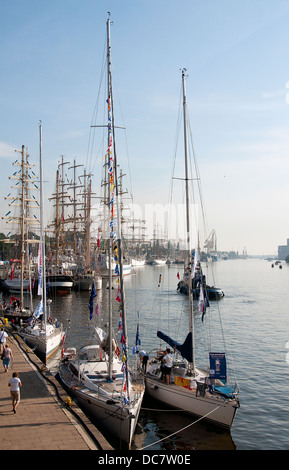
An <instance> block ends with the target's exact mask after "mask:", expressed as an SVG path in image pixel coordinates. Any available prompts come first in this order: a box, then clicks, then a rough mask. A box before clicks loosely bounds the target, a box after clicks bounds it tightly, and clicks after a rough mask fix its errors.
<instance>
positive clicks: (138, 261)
mask: <svg viewBox="0 0 289 470" xmlns="http://www.w3.org/2000/svg"><path fill="white" fill-rule="evenodd" d="M145 264H146V262H145V259H139V258H132V259H131V265H132V267H133V268H139V267H140V266H145Z"/></svg>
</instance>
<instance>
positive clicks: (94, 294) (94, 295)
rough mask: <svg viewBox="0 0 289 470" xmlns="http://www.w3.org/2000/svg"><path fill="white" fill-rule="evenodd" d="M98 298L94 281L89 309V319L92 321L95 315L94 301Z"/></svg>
mask: <svg viewBox="0 0 289 470" xmlns="http://www.w3.org/2000/svg"><path fill="white" fill-rule="evenodd" d="M96 296H97V294H96V290H95V285H94V281H93V282H92V287H91V292H90V297H89V303H88V308H89V319H90V320H92V314H93V299H94V298H95V297H96Z"/></svg>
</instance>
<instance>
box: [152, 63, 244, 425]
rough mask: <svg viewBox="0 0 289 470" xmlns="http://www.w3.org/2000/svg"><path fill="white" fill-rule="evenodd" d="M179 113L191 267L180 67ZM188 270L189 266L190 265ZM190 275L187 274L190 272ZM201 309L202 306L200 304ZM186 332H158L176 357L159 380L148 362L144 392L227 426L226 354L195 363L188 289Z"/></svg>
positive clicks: (232, 398)
mask: <svg viewBox="0 0 289 470" xmlns="http://www.w3.org/2000/svg"><path fill="white" fill-rule="evenodd" d="M182 89H183V114H184V151H185V184H186V219H187V227H186V232H187V247H188V248H187V251H188V266H190V267H192V266H193V263H192V261H193V260H192V255H191V253H192V251H191V247H190V220H189V191H188V181H189V177H188V161H187V160H188V159H187V137H186V126H187V116H186V106H187V105H186V89H185V70H182ZM190 269H191V268H190ZM190 276H191V273H190ZM203 307H204V308H205V305H204V304H203ZM189 318H190V322H189V323H190V324H189V332H188V335H187V337H186V339H185V341H184V343H183V344H180V343H179V342H177V341H175V340H173V339H172V338H170V337H169V336H167V335H166V334H164V333H163V332H161V331H158V332H157V336H158V337H159V338H161V339H162V340H163V341H165V342H166V343H167V344H169V345H170V346H171V347H172V348H173V349H174V351H176V353H177V354H180V355H181V358H180V359H179V360H176V359H175V361H174V364H173V367H172V369H171V375H170V380H168V381H167V382H164V381H162V380H161V371H160V363H159V361H157V360H153V361H151V363H150V365H149V366H148V369H147V374H146V378H145V384H146V392H147V394H148V395H150V396H151V397H153V398H155V399H157V400H159V401H160V402H162V403H164V404H166V405H167V406H170V407H173V408H176V409H179V410H183V411H185V412H186V413H189V414H192V415H195V416H198V417H201V418H202V419H205V420H207V421H210V422H212V423H214V424H216V425H219V426H223V427H226V428H230V427H231V425H232V422H233V419H234V416H235V413H236V410H237V408H238V407H239V401H238V391H235V390H234V389H232V388H231V387H229V386H228V385H227V384H226V385H224V381H225V379H226V357H225V354H224V353H223V352H222V353H215V352H213V353H210V355H209V359H210V365H209V367H208V370H201V369H200V368H197V367H196V364H195V344H194V343H195V341H194V318H193V309H192V293H191V289H189Z"/></svg>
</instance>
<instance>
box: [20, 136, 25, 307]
mask: <svg viewBox="0 0 289 470" xmlns="http://www.w3.org/2000/svg"><path fill="white" fill-rule="evenodd" d="M21 155H22V165H21V167H22V189H21V191H22V193H21V279H20V282H21V287H20V309H21V310H22V308H23V276H24V254H25V247H24V243H25V242H24V236H25V233H24V230H25V176H26V175H25V152H24V145H22V152H21Z"/></svg>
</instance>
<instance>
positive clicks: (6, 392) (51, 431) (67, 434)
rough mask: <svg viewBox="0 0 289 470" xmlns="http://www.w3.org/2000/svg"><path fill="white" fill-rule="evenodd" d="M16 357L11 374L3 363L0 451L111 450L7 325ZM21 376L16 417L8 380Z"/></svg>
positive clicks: (1, 324) (5, 326) (0, 387)
mask: <svg viewBox="0 0 289 470" xmlns="http://www.w3.org/2000/svg"><path fill="white" fill-rule="evenodd" d="M2 326H4V329H5V331H6V332H7V333H8V334H9V338H8V344H9V346H10V347H11V350H12V354H13V358H14V360H13V362H12V361H11V362H10V367H9V370H8V372H4V368H3V364H2V361H0V416H1V419H0V430H1V433H0V436H1V439H0V450H105V451H107V450H113V448H112V447H111V446H110V444H109V443H108V442H107V441H106V439H105V438H104V437H103V436H102V434H101V433H100V432H99V431H98V430H97V428H96V427H95V426H94V425H93V424H92V423H91V422H90V421H89V419H88V418H87V417H86V415H85V414H84V413H83V412H82V411H81V410H80V409H79V408H78V406H77V405H76V404H75V403H74V402H71V404H70V400H69V397H68V394H67V393H66V392H65V390H64V389H63V388H62V387H61V385H60V384H59V382H58V381H57V379H56V378H55V377H54V375H53V374H51V372H50V371H49V370H47V369H46V368H45V366H44V365H43V363H42V362H41V361H40V359H38V357H37V356H36V355H35V354H34V353H33V352H32V351H31V350H30V349H29V348H28V347H27V345H26V344H25V342H24V341H23V340H22V339H21V338H20V337H19V336H18V335H17V334H16V333H15V332H14V330H12V328H11V326H10V325H5V324H3V322H2V320H1V319H0V327H2ZM13 372H18V374H19V378H20V380H21V382H22V387H21V392H20V397H21V398H20V404H19V406H18V408H17V412H16V413H15V414H14V413H13V411H12V401H11V397H10V388H9V387H8V382H9V379H10V378H11V377H12V373H13Z"/></svg>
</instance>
